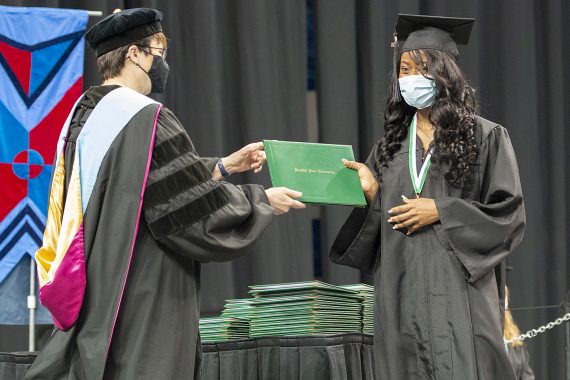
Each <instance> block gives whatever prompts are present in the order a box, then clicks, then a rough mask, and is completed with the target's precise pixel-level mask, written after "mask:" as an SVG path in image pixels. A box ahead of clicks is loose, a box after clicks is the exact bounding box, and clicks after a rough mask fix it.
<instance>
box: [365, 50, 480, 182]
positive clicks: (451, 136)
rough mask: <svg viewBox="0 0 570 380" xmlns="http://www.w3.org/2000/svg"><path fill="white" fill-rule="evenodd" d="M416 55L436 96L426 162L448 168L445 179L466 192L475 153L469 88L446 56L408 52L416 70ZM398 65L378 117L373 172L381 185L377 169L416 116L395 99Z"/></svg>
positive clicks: (388, 158)
mask: <svg viewBox="0 0 570 380" xmlns="http://www.w3.org/2000/svg"><path fill="white" fill-rule="evenodd" d="M422 55H423V56H424V57H425V59H426V60H427V74H426V75H429V76H431V77H432V78H433V79H434V80H435V84H436V96H435V100H434V102H433V104H432V105H431V107H430V121H431V123H432V125H433V126H434V127H435V128H436V129H435V134H434V142H433V144H434V145H433V147H434V149H433V153H432V162H433V163H434V164H437V163H443V162H446V163H448V164H449V169H448V171H447V172H446V173H445V179H446V180H447V181H448V182H449V183H450V184H452V185H454V186H458V187H461V188H464V189H470V188H471V186H472V182H473V167H474V165H475V162H476V160H477V156H478V153H479V149H478V147H477V145H476V142H475V135H474V130H475V125H476V119H475V112H476V108H477V104H476V101H475V92H474V90H473V88H472V87H471V86H470V85H469V83H468V81H467V79H466V77H465V75H464V74H463V72H462V71H461V69H460V68H459V66H458V65H457V62H456V61H455V60H454V59H453V58H452V57H451V56H449V55H448V54H446V53H444V52H441V51H438V50H431V49H426V50H415V51H410V56H411V58H412V59H413V60H414V62H416V64H417V65H418V67H422V66H424V65H425V61H424V64H422ZM399 71H400V61H399V60H398V61H397V62H396V63H395V71H394V73H393V74H392V81H391V84H390V86H389V89H388V99H387V106H386V111H385V112H384V129H385V134H384V137H382V139H380V143H379V144H378V151H377V157H378V161H377V162H376V163H375V169H376V173H377V176H378V179H379V180H380V181H381V180H382V168H384V167H387V166H388V163H389V162H390V161H391V160H392V158H393V157H394V154H395V153H396V152H397V151H398V150H399V149H400V148H401V146H402V144H401V143H402V141H403V140H404V139H405V138H406V136H407V134H408V129H409V125H410V123H411V121H412V118H413V116H414V114H415V112H416V109H415V108H414V107H411V106H409V105H408V104H407V103H406V102H405V101H404V99H403V98H402V96H401V94H400V86H399V83H398V73H399Z"/></svg>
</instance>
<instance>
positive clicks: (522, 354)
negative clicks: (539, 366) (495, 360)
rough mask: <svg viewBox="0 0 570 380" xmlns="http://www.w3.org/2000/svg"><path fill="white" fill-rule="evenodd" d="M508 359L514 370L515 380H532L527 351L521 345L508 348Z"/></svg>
mask: <svg viewBox="0 0 570 380" xmlns="http://www.w3.org/2000/svg"><path fill="white" fill-rule="evenodd" d="M509 359H510V361H511V364H512V366H513V369H514V370H515V374H516V379H517V380H534V379H535V377H534V372H533V371H532V368H531V367H530V358H529V355H528V350H527V349H526V346H525V345H524V344H523V345H522V346H517V347H511V346H509Z"/></svg>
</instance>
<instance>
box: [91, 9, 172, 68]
mask: <svg viewBox="0 0 570 380" xmlns="http://www.w3.org/2000/svg"><path fill="white" fill-rule="evenodd" d="M161 20H162V12H160V11H157V10H155V9H150V8H133V9H125V10H124V11H121V12H118V13H113V14H112V15H109V16H107V17H105V18H104V19H103V20H101V21H99V22H98V23H97V24H95V25H94V26H93V27H92V28H91V29H89V31H88V32H87V33H86V34H85V40H86V41H87V43H88V44H89V46H91V48H92V49H93V50H95V54H96V55H97V57H99V56H101V55H103V54H105V53H107V52H110V51H111V50H114V49H116V48H118V47H121V46H125V45H128V44H130V43H131V42H135V41H138V40H140V39H142V38H145V37H148V36H150V35H152V34H156V33H159V32H162V26H161V25H160V21H161Z"/></svg>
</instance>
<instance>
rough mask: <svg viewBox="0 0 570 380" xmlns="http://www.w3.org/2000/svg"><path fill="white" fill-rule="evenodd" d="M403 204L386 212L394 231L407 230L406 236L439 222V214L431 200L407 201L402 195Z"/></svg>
mask: <svg viewBox="0 0 570 380" xmlns="http://www.w3.org/2000/svg"><path fill="white" fill-rule="evenodd" d="M402 199H403V200H404V204H403V205H401V206H398V207H394V208H392V209H390V210H388V213H389V214H390V215H391V216H390V219H388V222H389V223H392V224H394V229H395V230H399V229H401V228H407V229H408V232H407V233H406V235H410V234H412V233H413V232H415V231H417V230H419V229H420V228H422V227H425V226H428V225H430V224H433V223H435V222H437V221H438V220H439V213H438V212H437V208H436V207H435V201H434V200H433V199H431V198H416V199H408V198H406V197H405V196H403V195H402Z"/></svg>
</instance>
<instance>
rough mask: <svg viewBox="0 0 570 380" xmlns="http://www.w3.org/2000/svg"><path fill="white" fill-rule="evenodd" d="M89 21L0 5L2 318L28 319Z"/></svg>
mask: <svg viewBox="0 0 570 380" xmlns="http://www.w3.org/2000/svg"><path fill="white" fill-rule="evenodd" d="M87 20H88V16H87V12H85V11H77V10H66V9H50V8H21V7H7V6H0V310H2V312H0V324H2V323H4V324H8V323H9V324H17V323H27V309H26V298H25V294H27V292H28V290H29V288H28V287H27V286H25V285H26V284H27V282H28V281H29V274H28V273H26V268H29V255H33V254H34V253H35V251H36V250H37V249H38V247H39V246H41V242H42V235H43V231H44V228H45V220H46V214H47V196H48V187H49V182H50V178H51V171H52V166H53V163H54V162H53V160H54V155H55V149H56V144H57V139H58V136H59V132H60V130H61V127H62V125H63V123H64V122H65V119H66V117H67V115H68V113H69V112H70V109H71V107H72V106H73V104H74V102H75V101H76V100H77V98H78V97H79V96H80V95H81V91H82V80H83V59H84V40H83V34H84V31H85V28H86V26H87ZM28 272H29V269H28ZM22 277H25V278H22ZM22 284H24V286H23V289H21V288H22ZM21 297H23V298H22V299H20V298H21ZM22 307H23V310H22ZM41 319H43V318H41V317H40V320H39V321H38V322H40V323H41V322H42V321H41ZM45 319H46V321H47V323H50V321H51V320H50V318H49V316H47V315H46V318H45Z"/></svg>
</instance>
